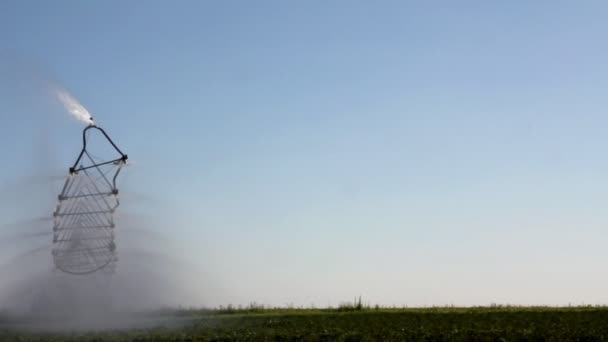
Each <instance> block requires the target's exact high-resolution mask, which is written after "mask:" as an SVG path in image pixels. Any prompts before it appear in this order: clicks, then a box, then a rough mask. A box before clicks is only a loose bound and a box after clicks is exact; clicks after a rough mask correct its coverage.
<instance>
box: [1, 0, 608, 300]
mask: <svg viewBox="0 0 608 342" xmlns="http://www.w3.org/2000/svg"><path fill="white" fill-rule="evenodd" d="M607 15H608V5H607V4H606V3H605V2H603V1H568V2H566V1H458V2H455V1H255V2H252V1H177V2H171V1H159V2H154V1H126V2H125V1H95V2H93V1H53V2H51V1H47V2H43V1H2V2H0V59H2V62H1V64H0V65H1V66H0V71H2V72H3V73H2V74H0V76H1V77H2V78H0V90H2V94H0V102H2V104H0V120H1V121H0V133H1V136H0V144H1V145H0V146H2V151H3V154H5V155H4V156H3V159H2V163H3V165H4V164H5V163H6V164H7V166H6V167H3V168H2V169H0V181H1V182H0V184H2V183H4V184H12V183H11V182H13V181H14V180H15V179H18V178H19V177H21V176H22V174H24V173H27V172H29V171H31V170H32V169H33V168H34V166H33V165H37V166H40V165H42V164H36V163H37V161H36V160H37V159H36V153H35V151H38V150H40V145H41V144H42V145H45V146H46V145H47V144H45V143H41V141H46V140H44V139H46V138H44V137H42V138H41V136H44V135H45V134H51V135H53V136H58V138H53V139H54V140H53V141H54V142H53V144H52V145H48V146H52V147H48V149H49V150H51V151H48V153H49V154H50V155H53V157H52V158H50V159H53V163H55V165H59V169H60V170H64V165H65V169H67V166H68V165H69V164H70V163H71V162H72V161H73V159H74V157H75V153H76V152H77V150H78V143H79V134H80V132H79V129H80V127H81V124H80V123H78V122H76V121H72V120H70V118H69V116H68V114H66V113H64V112H62V111H61V109H60V108H56V107H53V108H52V107H45V106H46V105H45V104H43V101H41V100H40V99H34V98H33V97H36V96H37V95H34V94H36V91H35V90H32V89H35V88H36V87H35V86H34V85H33V84H35V83H36V82H34V81H31V79H32V75H37V76H35V77H49V78H52V79H54V80H55V81H57V82H59V83H60V84H62V85H63V86H65V87H66V88H67V89H69V90H70V91H71V92H72V93H73V94H74V95H75V96H76V97H77V98H78V99H79V100H80V101H81V102H82V103H83V104H84V105H85V106H86V107H87V108H88V109H89V110H90V111H91V112H92V113H93V114H94V116H95V118H96V119H97V121H98V123H99V124H100V125H101V126H103V127H105V128H106V129H107V130H108V131H109V132H110V133H111V134H112V135H113V137H114V138H115V139H116V140H117V142H119V144H120V145H121V147H123V149H124V150H126V152H128V154H129V155H130V156H131V158H132V159H133V160H134V165H133V167H132V168H129V169H128V171H127V173H129V175H125V178H124V179H123V181H124V186H125V187H128V188H130V189H133V190H134V192H135V190H136V191H137V192H138V193H139V194H141V196H140V197H146V198H147V199H140V200H141V201H142V203H141V206H142V207H147V210H148V211H152V212H154V214H155V215H157V216H163V217H164V218H163V220H161V221H160V222H164V223H163V224H162V227H161V228H160V229H161V230H162V231H163V233H164V234H166V235H167V236H170V237H171V238H172V239H173V240H174V241H176V242H177V243H178V244H179V252H178V254H180V256H181V257H183V258H187V259H189V260H190V261H191V263H192V265H193V266H192V272H191V274H190V276H191V277H192V281H193V282H197V283H198V282H200V283H206V282H213V283H214V284H215V285H214V286H215V287H217V288H221V290H217V291H218V292H217V293H216V292H213V291H212V290H201V292H205V291H207V292H205V293H200V297H197V298H192V304H193V305H198V304H209V305H219V304H227V303H233V304H247V303H249V302H252V301H257V302H258V303H266V304H271V305H285V304H288V303H294V304H296V305H310V304H315V305H317V306H324V305H328V304H332V305H336V304H338V303H340V302H341V301H346V300H350V299H351V298H352V297H354V296H358V295H361V296H363V299H364V301H367V302H370V303H372V304H374V303H379V304H385V305H391V304H395V305H410V306H413V305H433V304H435V305H443V304H454V305H474V304H483V305H487V304H490V303H493V302H496V303H511V304H568V303H569V302H571V303H573V304H581V303H592V304H608V293H607V292H606V291H605V288H606V286H608V274H607V273H606V272H605V271H604V268H605V267H604V265H605V264H606V261H608V249H607V248H605V246H606V243H607V242H608V235H607V231H608V216H607V215H606V210H605V208H606V206H607V204H608V158H607V157H606V147H607V146H608V135H607V134H606V127H607V125H608V116H607V115H606V108H607V105H608V97H607V96H606V94H605V92H606V91H607V89H608V64H607V63H606V61H608V47H607V46H606V44H605V40H606V36H607V35H608V22H607V21H606V20H605V19H606V16H607ZM24 75H25V76H24ZM42 75H43V76H42ZM35 77H34V78H35ZM41 120H42V121H41ZM40 122H44V124H43V125H40V124H39V123H40ZM36 123H38V124H36ZM39 126H42V128H41V127H39ZM32 127H37V128H35V129H33V128H32ZM50 127H52V130H51V128H50ZM49 132H50V133H49ZM58 132H60V133H61V134H59V133H58ZM36 146H38V147H36ZM47 157H48V156H47ZM44 165H48V163H47V164H44ZM53 172H54V171H53ZM144 195H145V196H144ZM150 198H152V200H150ZM135 200H136V199H134V201H135ZM163 206H167V207H168V209H167V210H166V211H161V208H162V207H163ZM42 209H43V208H42ZM50 210H52V209H49V212H50ZM5 211H8V210H5ZM15 212H19V210H16V211H15V210H13V209H11V213H13V214H14V213H15ZM5 216H6V215H5ZM9 216H10V215H9ZM13 216H18V215H16V214H14V215H13ZM6 217H8V216H6ZM167 222H168V223H167Z"/></svg>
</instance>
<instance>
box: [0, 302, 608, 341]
mask: <svg viewBox="0 0 608 342" xmlns="http://www.w3.org/2000/svg"><path fill="white" fill-rule="evenodd" d="M141 317H163V318H164V320H163V321H160V322H165V323H159V324H157V325H156V326H155V327H149V328H145V329H143V328H129V329H126V328H125V329H119V330H113V331H89V332H82V331H81V332H66V331H63V332H52V333H49V332H43V331H38V332H31V331H30V332H28V331H27V329H26V330H24V329H14V328H12V327H11V326H10V321H8V320H9V318H6V317H5V318H4V320H5V321H4V323H5V324H4V325H0V326H2V327H3V328H0V341H64V340H69V341H254V340H266V341H378V340H383V341H387V340H393V341H603V340H608V307H599V306H584V307H516V306H500V305H495V306H491V307H472V308H457V307H432V308H383V307H370V306H365V305H362V304H361V302H360V300H359V301H355V302H354V303H346V304H344V305H341V306H340V307H337V308H328V309H310V308H307V309H305V308H265V307H263V306H261V305H256V304H252V305H250V306H248V307H242V308H238V307H232V306H228V307H222V308H218V309H179V310H162V311H158V312H153V313H151V312H148V313H145V314H141ZM170 322H171V323H170ZM175 322H180V323H179V324H175ZM169 323H170V324H169Z"/></svg>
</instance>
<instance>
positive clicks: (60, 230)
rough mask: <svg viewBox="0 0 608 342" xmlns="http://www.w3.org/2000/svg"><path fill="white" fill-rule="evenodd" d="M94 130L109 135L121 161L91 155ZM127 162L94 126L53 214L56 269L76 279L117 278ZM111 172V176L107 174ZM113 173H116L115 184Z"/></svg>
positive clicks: (90, 127)
mask: <svg viewBox="0 0 608 342" xmlns="http://www.w3.org/2000/svg"><path fill="white" fill-rule="evenodd" d="M92 129H96V130H98V131H99V132H101V133H102V134H103V136H104V137H105V138H106V139H107V141H108V142H109V143H110V144H111V145H112V147H113V148H114V149H115V150H116V152H118V154H119V155H120V157H119V158H117V159H114V160H111V161H108V162H105V161H104V162H99V161H95V158H93V156H92V155H91V154H90V153H89V152H88V151H87V143H88V142H87V132H89V131H90V130H92ZM85 157H86V158H85ZM127 159H128V157H127V155H126V154H124V153H122V151H121V150H120V149H119V148H118V147H117V146H116V144H114V142H113V141H112V139H110V137H109V136H108V134H107V133H106V132H105V131H104V130H103V129H102V128H100V127H97V126H94V125H90V126H88V127H86V128H85V129H84V130H83V147H82V150H81V152H80V154H79V156H78V159H77V160H76V162H75V163H74V165H73V166H72V167H71V168H70V169H69V171H70V172H69V175H68V176H67V178H66V180H65V183H64V185H63V188H62V190H61V194H60V195H59V196H58V203H57V207H56V209H55V211H54V213H53V221H54V224H53V252H52V256H53V262H54V264H55V267H56V269H58V270H60V271H62V272H64V273H68V274H74V275H84V274H91V273H95V272H98V271H101V270H104V273H112V272H113V270H114V268H115V263H116V261H117V260H118V258H117V257H116V244H115V242H114V228H115V224H114V215H113V214H114V212H115V210H116V208H118V206H119V205H120V201H119V199H118V188H117V187H116V179H117V177H118V175H119V174H120V171H121V169H122V167H123V166H124V165H125V164H126V161H127ZM84 163H87V164H86V165H85V164H84ZM108 166H111V167H110V168H109V169H108V170H107V171H106V170H104V169H103V168H107V167H108ZM110 172H114V174H113V177H111V178H110V179H111V180H110V179H109V178H108V175H109V174H110ZM106 271H107V272H106Z"/></svg>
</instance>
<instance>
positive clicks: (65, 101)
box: [52, 85, 94, 125]
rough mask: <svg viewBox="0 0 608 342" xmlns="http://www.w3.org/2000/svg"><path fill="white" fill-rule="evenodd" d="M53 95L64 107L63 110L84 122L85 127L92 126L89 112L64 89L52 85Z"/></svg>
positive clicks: (92, 122) (91, 117)
mask: <svg viewBox="0 0 608 342" xmlns="http://www.w3.org/2000/svg"><path fill="white" fill-rule="evenodd" d="M52 91H53V94H54V95H55V97H56V98H57V100H59V102H61V104H62V105H63V106H64V107H65V109H66V110H67V111H68V112H69V113H70V114H71V115H72V116H73V117H74V118H75V119H76V120H79V121H81V122H84V123H85V124H87V125H92V124H94V121H93V116H92V115H91V113H89V111H88V110H87V109H86V108H85V107H84V106H83V105H82V104H80V102H78V100H76V98H75V97H74V96H72V95H71V94H70V93H69V92H68V91H67V90H66V89H64V88H62V87H60V86H58V85H54V86H53V87H52Z"/></svg>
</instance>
